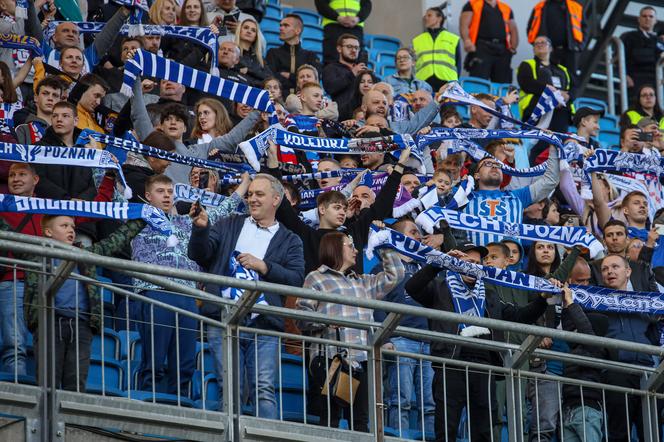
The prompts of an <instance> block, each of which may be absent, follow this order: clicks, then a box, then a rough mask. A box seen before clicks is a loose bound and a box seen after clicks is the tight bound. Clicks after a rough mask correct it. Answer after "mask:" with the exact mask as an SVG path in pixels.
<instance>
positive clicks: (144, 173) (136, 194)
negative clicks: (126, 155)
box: [122, 164, 156, 204]
mask: <svg viewBox="0 0 664 442" xmlns="http://www.w3.org/2000/svg"><path fill="white" fill-rule="evenodd" d="M122 172H123V173H124V176H125V180H126V181H127V185H128V186H129V187H130V188H131V191H132V192H131V193H132V196H131V199H130V200H129V202H130V203H142V204H145V203H146V202H147V201H146V200H145V180H147V179H148V178H149V177H151V176H153V175H156V173H155V171H154V170H152V169H151V168H149V167H142V166H136V165H133V164H124V165H123V166H122Z"/></svg>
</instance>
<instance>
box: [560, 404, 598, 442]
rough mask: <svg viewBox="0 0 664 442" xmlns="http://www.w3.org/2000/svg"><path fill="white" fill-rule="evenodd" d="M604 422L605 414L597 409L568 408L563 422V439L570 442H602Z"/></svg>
mask: <svg viewBox="0 0 664 442" xmlns="http://www.w3.org/2000/svg"><path fill="white" fill-rule="evenodd" d="M603 421H604V414H603V413H602V412H601V411H600V410H598V409H596V408H593V407H589V406H585V407H574V408H568V409H566V410H565V415H564V420H563V439H564V440H565V441H568V442H576V441H579V442H584V441H585V442H602V433H603V427H602V422H603ZM584 427H585V428H584Z"/></svg>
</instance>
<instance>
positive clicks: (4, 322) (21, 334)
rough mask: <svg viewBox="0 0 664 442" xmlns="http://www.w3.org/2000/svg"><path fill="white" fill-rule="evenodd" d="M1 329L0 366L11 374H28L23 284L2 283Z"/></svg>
mask: <svg viewBox="0 0 664 442" xmlns="http://www.w3.org/2000/svg"><path fill="white" fill-rule="evenodd" d="M14 287H16V292H14ZM0 327H1V329H2V331H1V332H0V339H2V341H1V343H2V346H1V348H0V366H2V367H4V370H6V371H8V372H11V373H14V371H15V370H16V373H17V374H19V375H24V374H26V362H25V360H26V357H27V349H26V341H27V337H28V329H27V327H26V326H25V319H24V316H23V282H20V281H3V282H0Z"/></svg>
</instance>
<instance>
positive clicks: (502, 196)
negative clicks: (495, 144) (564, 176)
mask: <svg viewBox="0 0 664 442" xmlns="http://www.w3.org/2000/svg"><path fill="white" fill-rule="evenodd" d="M547 162H548V164H547V166H548V167H547V169H546V172H544V175H542V177H541V179H538V180H537V181H535V182H533V183H532V184H530V185H529V186H525V187H522V188H520V189H516V190H510V191H502V190H500V184H501V183H502V181H503V171H502V169H501V167H502V165H501V163H499V162H498V161H496V160H495V159H494V158H493V157H486V158H483V159H482V160H480V161H479V162H478V163H477V167H476V168H475V173H474V174H473V176H474V178H475V183H476V186H477V190H474V191H473V193H472V197H471V198H470V202H469V203H468V204H467V205H466V206H465V207H464V208H463V210H462V211H463V212H465V213H468V214H470V215H474V216H479V217H482V218H488V219H495V220H498V221H502V222H506V223H517V224H520V223H521V222H522V220H523V208H524V207H528V206H529V205H531V204H532V203H533V201H541V200H542V199H544V198H546V197H547V196H548V195H549V194H550V193H551V192H552V191H553V189H555V188H556V186H557V185H558V182H559V181H560V164H559V159H558V150H557V149H556V148H555V147H553V146H551V147H550V148H549V158H548V160H547ZM468 237H469V239H470V241H471V242H473V243H474V244H477V245H485V244H488V243H490V242H499V241H501V240H502V239H503V237H502V236H500V235H496V234H488V233H481V232H474V231H469V232H468Z"/></svg>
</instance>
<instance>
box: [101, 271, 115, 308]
mask: <svg viewBox="0 0 664 442" xmlns="http://www.w3.org/2000/svg"><path fill="white" fill-rule="evenodd" d="M97 281H99V282H103V283H105V284H113V281H111V280H110V279H109V278H105V277H103V276H97ZM101 298H102V299H103V301H104V305H110V306H115V303H114V296H113V292H112V291H110V290H108V289H106V288H101Z"/></svg>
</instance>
